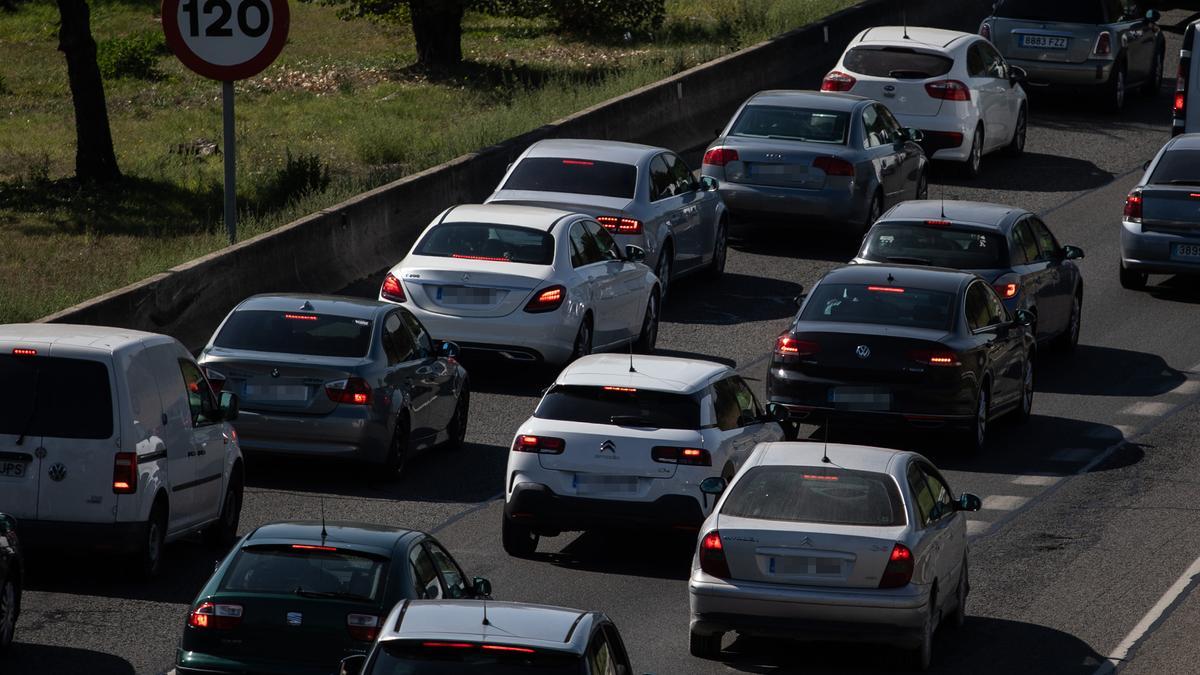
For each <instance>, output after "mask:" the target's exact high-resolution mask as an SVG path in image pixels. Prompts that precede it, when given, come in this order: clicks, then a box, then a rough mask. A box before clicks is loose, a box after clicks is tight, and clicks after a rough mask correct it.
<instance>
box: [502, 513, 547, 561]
mask: <svg viewBox="0 0 1200 675" xmlns="http://www.w3.org/2000/svg"><path fill="white" fill-rule="evenodd" d="M540 539H541V537H540V536H538V534H537V533H536V532H534V531H533V528H531V527H529V526H528V525H520V524H518V523H514V522H513V521H512V520H511V519H509V518H507V517H505V518H504V521H503V523H502V524H501V526H500V541H501V543H502V544H503V545H504V552H505V553H507V554H509V555H511V556H512V557H514V558H528V557H530V556H532V555H533V554H534V553H536V552H537V547H538V541H539V540H540Z"/></svg>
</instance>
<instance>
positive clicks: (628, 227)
mask: <svg viewBox="0 0 1200 675" xmlns="http://www.w3.org/2000/svg"><path fill="white" fill-rule="evenodd" d="M596 222H598V223H600V224H601V225H603V226H604V229H606V230H608V231H609V232H612V233H614V234H641V233H642V221H640V220H634V219H633V218H618V217H616V216H597V217H596Z"/></svg>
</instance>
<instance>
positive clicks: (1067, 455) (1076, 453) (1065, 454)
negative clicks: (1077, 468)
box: [1050, 448, 1096, 462]
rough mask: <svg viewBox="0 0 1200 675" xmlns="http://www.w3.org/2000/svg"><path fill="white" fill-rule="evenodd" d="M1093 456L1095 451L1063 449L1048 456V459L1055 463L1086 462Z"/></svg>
mask: <svg viewBox="0 0 1200 675" xmlns="http://www.w3.org/2000/svg"><path fill="white" fill-rule="evenodd" d="M1094 454H1096V451H1095V450H1091V449H1088V448H1063V449H1062V450H1059V451H1057V452H1055V453H1054V454H1053V455H1050V459H1052V460H1054V461H1056V462H1086V461H1087V460H1089V459H1091V458H1092V455H1094Z"/></svg>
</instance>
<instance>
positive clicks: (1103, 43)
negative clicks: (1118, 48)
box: [1095, 31, 1112, 56]
mask: <svg viewBox="0 0 1200 675" xmlns="http://www.w3.org/2000/svg"><path fill="white" fill-rule="evenodd" d="M1095 51H1096V55H1097V56H1108V55H1109V54H1111V53H1112V34H1110V33H1109V32H1108V31H1104V32H1103V33H1101V34H1100V35H1099V36H1098V37H1097V38H1096V49H1095Z"/></svg>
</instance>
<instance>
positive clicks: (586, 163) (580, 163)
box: [563, 159, 595, 166]
mask: <svg viewBox="0 0 1200 675" xmlns="http://www.w3.org/2000/svg"><path fill="white" fill-rule="evenodd" d="M563 164H571V165H574V166H594V165H595V162H589V161H587V160H586V159H564V160H563Z"/></svg>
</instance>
